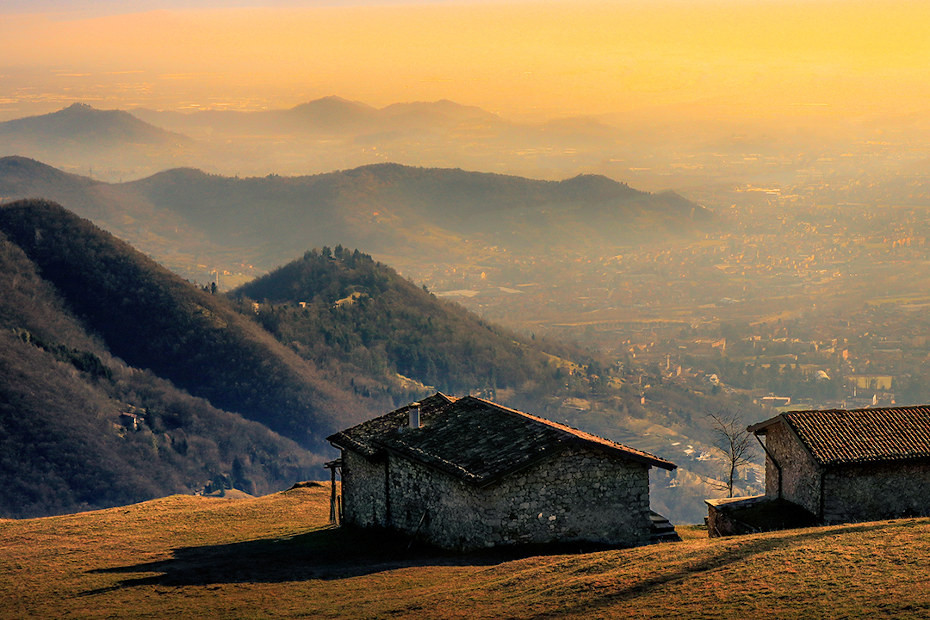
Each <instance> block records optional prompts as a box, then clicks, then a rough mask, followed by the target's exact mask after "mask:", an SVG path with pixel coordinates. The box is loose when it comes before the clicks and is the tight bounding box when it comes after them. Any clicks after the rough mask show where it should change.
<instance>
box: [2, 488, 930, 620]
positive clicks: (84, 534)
mask: <svg viewBox="0 0 930 620" xmlns="http://www.w3.org/2000/svg"><path fill="white" fill-rule="evenodd" d="M328 500H329V487H328V484H323V485H320V486H314V487H309V488H300V489H292V490H290V491H286V492H283V493H277V494H274V495H269V496H265V497H259V498H242V499H229V498H208V497H193V496H172V497H168V498H164V499H159V500H154V501H150V502H145V503H142V504H137V505H134V506H126V507H121V508H113V509H108V510H102V511H97V512H89V513H81V514H75V515H68V516H61V517H49V518H44V519H29V520H22V521H14V520H6V521H0V601H2V605H0V617H4V618H21V617H29V616H38V617H114V616H117V617H178V616H183V617H196V616H200V617H224V618H233V617H235V618H243V617H283V616H305V617H314V618H328V617H329V618H336V617H338V618H344V617H349V618H353V617H357V618H371V617H388V616H391V617H417V618H423V617H436V618H456V617H460V618H482V617H483V618H508V617H581V616H584V617H645V618H660V617H689V618H698V617H714V618H736V617H779V618H793V617H819V618H849V617H930V588H927V587H926V586H927V574H928V573H927V569H928V560H930V519H906V520H898V521H884V522H876V523H864V524H857V525H848V526H839V527H829V528H813V529H805V530H794V531H786V532H777V533H770V534H757V535H752V536H745V537H739V538H730V539H716V540H708V539H706V538H704V536H705V535H706V534H705V532H703V531H702V530H700V529H698V528H685V529H684V531H683V532H682V533H683V535H684V538H685V541H684V542H682V543H672V544H663V545H655V546H650V547H642V548H637V549H622V550H609V551H599V552H594V553H577V554H560V555H537V556H529V557H518V556H514V555H511V556H507V555H504V554H501V553H489V554H473V555H466V556H456V555H451V554H441V553H436V552H428V551H424V550H417V549H416V548H414V550H413V551H409V552H408V551H407V550H406V546H407V545H406V541H394V542H390V543H388V542H384V541H381V540H379V539H378V538H377V537H374V536H372V535H359V534H357V533H352V532H349V531H346V530H344V529H340V528H335V527H331V526H329V525H328V523H327V519H328V507H329V501H328Z"/></svg>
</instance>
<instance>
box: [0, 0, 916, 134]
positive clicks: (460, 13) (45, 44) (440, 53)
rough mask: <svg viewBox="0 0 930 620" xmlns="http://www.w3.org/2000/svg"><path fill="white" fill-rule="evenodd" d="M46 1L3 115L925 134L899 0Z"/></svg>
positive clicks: (32, 22)
mask: <svg viewBox="0 0 930 620" xmlns="http://www.w3.org/2000/svg"><path fill="white" fill-rule="evenodd" d="M180 4H181V3H178V2H173V1H162V2H157V1H154V0H153V1H139V2H133V3H88V2H66V1H63V0H46V1H45V2H38V3H37V2H29V3H25V2H18V1H14V2H12V3H10V2H8V3H6V8H4V9H0V16H2V17H3V19H2V21H0V58H3V60H2V61H0V91H2V93H3V95H2V96H0V120H9V119H11V118H17V117H22V116H28V115H31V114H38V113H44V112H50V111H53V110H56V109H60V108H62V107H64V106H66V105H68V104H70V103H73V102H76V101H81V102H86V103H89V104H91V105H94V106H96V107H100V108H121V109H129V108H134V107H148V108H155V109H172V110H185V109H200V108H213V109H217V108H218V109H239V110H255V109H269V108H286V107H292V106H294V105H297V104H300V103H303V102H305V101H310V100H313V99H317V98H320V97H324V96H329V95H337V96H340V97H344V98H346V99H351V100H357V101H362V102H364V103H367V104H370V105H373V106H375V107H382V106H385V105H388V104H391V103H395V102H399V101H420V100H422V101H435V100H439V99H451V100H454V101H457V102H459V103H462V104H465V105H475V106H480V107H482V108H484V109H487V110H489V111H491V112H495V113H499V114H501V115H503V116H505V117H508V118H514V119H518V120H519V119H534V120H539V119H543V118H558V117H567V116H579V115H581V116H597V117H605V118H611V117H623V118H628V119H633V120H639V119H642V120H647V121H652V122H658V123H661V122H663V121H665V120H668V121H671V122H681V121H682V120H690V121H692V122H695V123H699V124H707V125H712V124H714V123H719V122H732V121H735V120H740V119H743V120H747V121H752V122H762V123H768V122H770V121H776V122H790V123H801V124H811V125H832V126H834V127H836V128H837V130H843V126H844V124H846V123H849V122H854V123H858V122H863V121H867V122H869V123H877V124H881V123H888V124H891V125H894V124H896V123H909V122H913V120H914V117H916V116H918V115H919V114H920V113H921V112H923V111H924V110H926V107H927V104H926V103H925V101H926V100H927V95H928V94H930V84H928V82H927V80H926V78H925V67H926V66H927V61H928V60H930V36H927V35H928V34H930V33H927V30H928V29H930V7H928V6H925V5H921V4H919V3H916V2H907V1H902V0H898V1H895V2H891V3H882V4H881V5H878V4H876V3H871V2H862V1H858V2H836V1H828V0H810V1H808V2H800V3H786V2H778V1H775V0H770V1H768V2H747V1H745V0H699V1H697V2H682V1H681V0H663V1H660V2H645V1H642V0H630V1H627V2H622V3H607V2H598V1H587V2H582V3H576V2H542V1H533V0H529V1H526V2H518V3H510V2H494V1H487V2H476V1H456V2H416V3H397V2H372V1H370V0H356V1H350V2H333V1H328V2H297V1H272V2H254V1H253V2H248V1H245V0H243V1H232V2H230V1H228V0H227V1H212V0H211V1H201V2H197V3H194V4H193V5H190V3H184V5H185V6H189V5H190V6H192V7H193V8H181V7H180V6H179V5H180Z"/></svg>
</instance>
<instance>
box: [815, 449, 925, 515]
mask: <svg viewBox="0 0 930 620" xmlns="http://www.w3.org/2000/svg"><path fill="white" fill-rule="evenodd" d="M824 489H825V491H824V515H823V518H824V521H825V522H827V523H844V522H850V521H874V520H877V519H892V518H895V517H906V516H930V463H927V462H923V463H902V464H880V465H878V464H862V465H847V466H841V467H831V468H829V469H828V470H827V473H826V475H825V477H824Z"/></svg>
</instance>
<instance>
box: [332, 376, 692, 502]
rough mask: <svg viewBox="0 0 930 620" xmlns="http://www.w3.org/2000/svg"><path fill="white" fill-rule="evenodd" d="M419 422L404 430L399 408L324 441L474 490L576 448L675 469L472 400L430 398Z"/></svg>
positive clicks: (582, 434)
mask: <svg viewBox="0 0 930 620" xmlns="http://www.w3.org/2000/svg"><path fill="white" fill-rule="evenodd" d="M420 419H421V422H422V428H419V429H413V428H406V426H407V408H406V407H404V408H401V409H398V410H396V411H392V412H391V413H388V414H386V415H383V416H381V417H379V418H375V419H373V420H369V421H367V422H364V423H362V424H359V425H358V426H354V427H352V428H349V429H346V430H344V431H342V432H340V433H336V434H335V435H332V436H331V437H329V438H328V439H329V441H331V442H332V443H334V444H336V445H337V446H340V447H342V448H346V449H350V450H354V451H356V452H359V453H361V454H363V455H365V456H367V457H369V458H372V457H374V456H376V455H378V454H379V453H381V452H382V451H390V452H394V453H397V454H400V455H403V456H405V457H406V458H410V459H412V460H416V461H420V462H422V463H425V464H427V465H430V466H432V467H435V468H437V469H440V470H442V471H445V472H447V473H449V474H451V475H453V476H456V477H458V478H461V479H463V480H466V481H468V482H472V483H474V484H478V485H483V484H488V483H490V482H493V481H494V480H496V479H497V478H499V477H501V476H504V475H507V474H509V473H512V472H514V471H519V470H521V469H523V468H525V467H528V466H530V465H533V464H534V463H537V462H539V461H541V460H543V459H546V458H549V457H550V456H553V455H555V454H557V453H559V452H561V451H562V450H564V449H566V448H568V447H571V446H579V445H583V446H586V447H588V448H593V449H599V450H604V451H606V452H608V453H610V454H613V455H616V456H618V457H620V458H626V459H629V460H633V461H637V462H640V463H644V464H646V465H652V466H656V467H662V468H664V469H674V468H675V465H674V464H672V463H670V462H669V461H666V460H664V459H661V458H659V457H656V456H653V455H652V454H649V453H648V452H642V451H640V450H635V449H633V448H630V447H627V446H624V445H622V444H618V443H615V442H613V441H609V440H607V439H603V438H601V437H597V436H595V435H591V434H590V433H585V432H583V431H579V430H577V429H574V428H571V427H569V426H566V425H564V424H558V423H556V422H551V421H549V420H546V419H543V418H539V417H536V416H533V415H530V414H528V413H523V412H522V411H517V410H516V409H510V408H507V407H502V406H500V405H497V404H494V403H492V402H490V401H487V400H483V399H481V398H475V397H473V396H466V397H464V398H461V399H452V398H449V397H448V396H445V395H443V394H436V395H434V396H431V397H429V398H427V399H425V400H422V401H420Z"/></svg>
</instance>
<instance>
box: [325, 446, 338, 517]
mask: <svg viewBox="0 0 930 620" xmlns="http://www.w3.org/2000/svg"><path fill="white" fill-rule="evenodd" d="M323 467H325V468H326V469H328V470H329V471H330V494H329V522H330V523H334V524H338V523H342V505H341V502H340V501H339V500H340V498H339V497H338V496H337V495H336V470H337V469H339V470H341V469H342V459H336V460H335V461H329V462H328V463H324V464H323Z"/></svg>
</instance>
